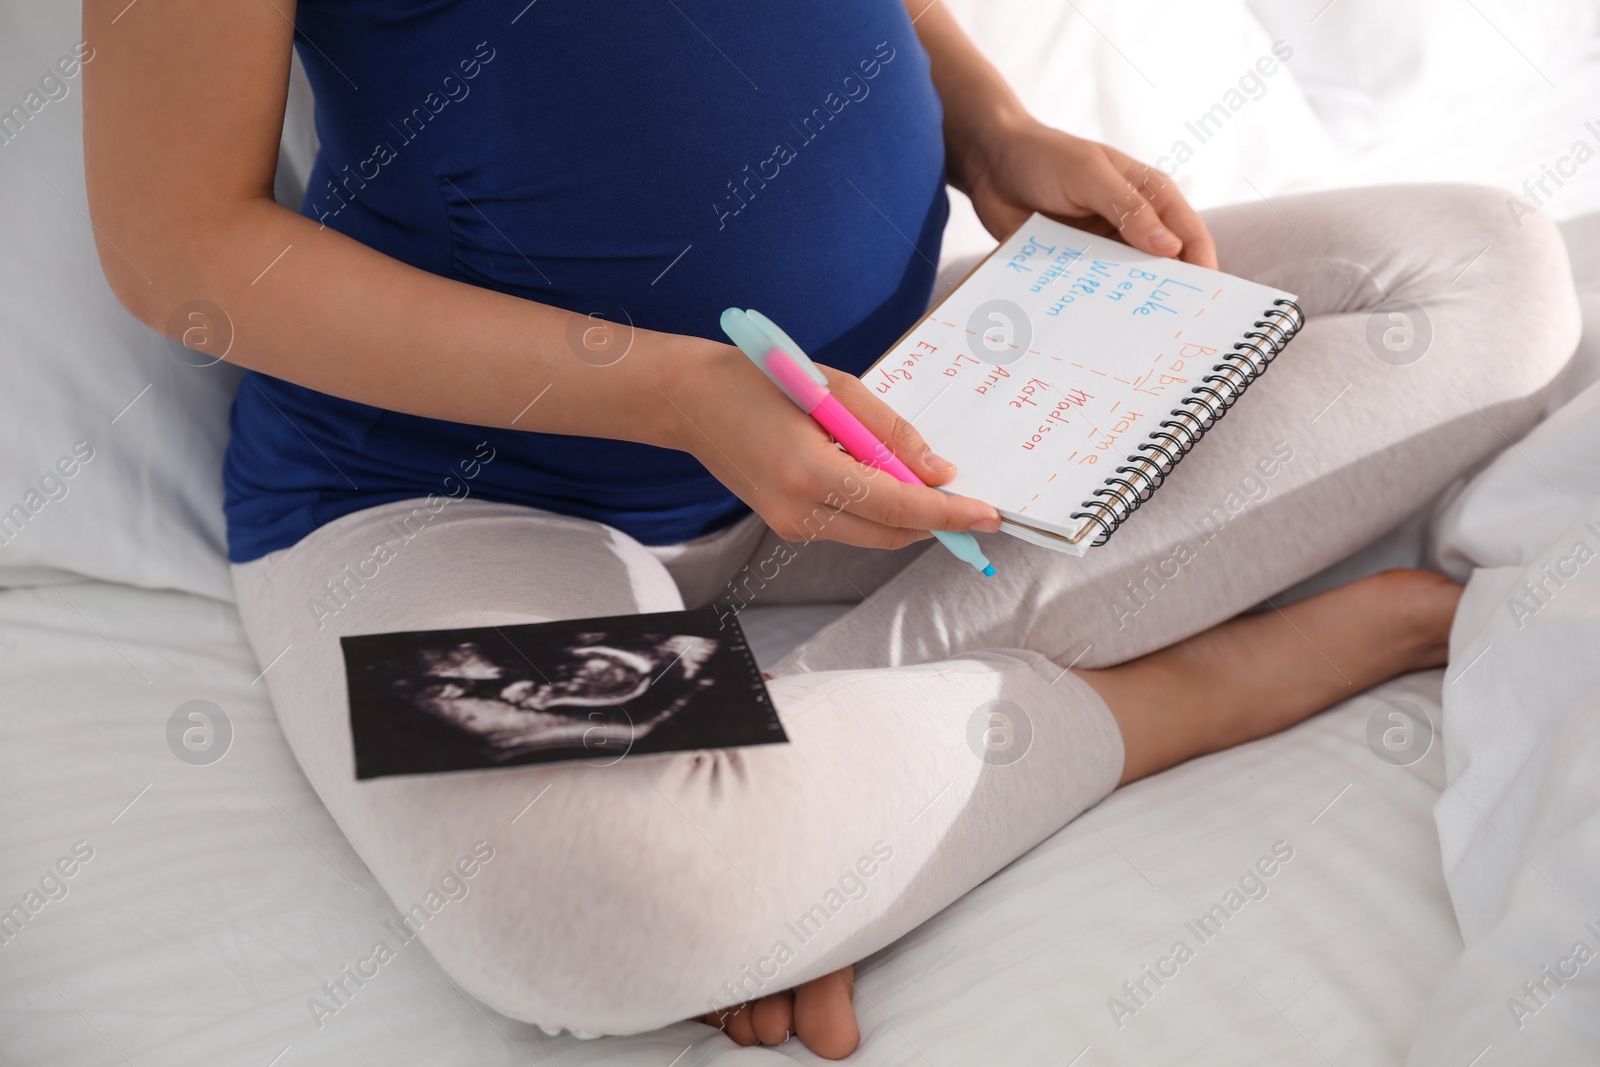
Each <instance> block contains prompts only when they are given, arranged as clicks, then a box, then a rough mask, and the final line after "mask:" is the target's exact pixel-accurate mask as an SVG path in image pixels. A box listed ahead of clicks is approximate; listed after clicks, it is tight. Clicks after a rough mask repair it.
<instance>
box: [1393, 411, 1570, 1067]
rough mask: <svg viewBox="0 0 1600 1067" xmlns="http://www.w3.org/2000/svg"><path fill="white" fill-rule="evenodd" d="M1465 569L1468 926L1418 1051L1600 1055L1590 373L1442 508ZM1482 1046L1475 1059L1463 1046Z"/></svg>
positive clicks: (1451, 755) (1463, 864) (1459, 799)
mask: <svg viewBox="0 0 1600 1067" xmlns="http://www.w3.org/2000/svg"><path fill="white" fill-rule="evenodd" d="M1437 543H1438V553H1439V557H1440V559H1441V562H1443V563H1444V564H1445V565H1446V566H1447V567H1449V568H1453V569H1456V570H1457V571H1458V572H1459V571H1463V570H1466V569H1467V568H1477V569H1475V570H1472V572H1471V581H1470V582H1469V584H1468V587H1467V595H1466V597H1465V599H1464V601H1463V603H1462V607H1461V611H1460V614H1459V615H1458V617H1457V620H1456V625H1455V629H1454V631H1453V632H1452V634H1451V660H1452V667H1451V669H1450V673H1449V677H1448V681H1447V682H1446V685H1445V687H1444V720H1445V735H1446V737H1447V738H1448V739H1449V740H1448V743H1447V745H1446V754H1447V764H1448V769H1449V775H1450V786H1449V788H1448V789H1447V790H1446V791H1445V793H1444V794H1443V796H1441V798H1440V800H1439V803H1438V806H1437V809H1436V817H1437V821H1438V825H1439V837H1440V842H1441V846H1442V851H1443V856H1444V864H1445V877H1446V880H1447V882H1448V883H1449V886H1450V895H1451V899H1452V900H1453V901H1454V904H1455V909H1456V915H1457V918H1458V919H1459V921H1460V924H1461V930H1462V933H1463V936H1464V938H1465V940H1466V946H1467V947H1466V951H1465V952H1464V953H1463V954H1462V957H1461V959H1460V960H1459V961H1458V962H1457V963H1456V965H1455V966H1454V967H1453V968H1452V969H1451V971H1450V974H1449V976H1448V977H1447V979H1446V980H1445V982H1444V984H1443V986H1442V987H1441V989H1440V990H1439V993H1438V995H1437V997H1436V998H1435V1000H1434V1003H1433V1006H1432V1008H1431V1009H1430V1011H1429V1013H1428V1015H1427V1018H1426V1021H1425V1023H1424V1026H1423V1028H1422V1031H1421V1033H1420V1034H1419V1037H1418V1039H1417V1043H1416V1046H1415V1048H1414V1050H1413V1053H1412V1058H1411V1062H1412V1063H1413V1064H1414V1065H1417V1067H1432V1065H1435V1064H1439V1065H1443V1064H1465V1063H1468V1062H1469V1061H1470V1062H1474V1063H1477V1064H1479V1065H1480V1067H1492V1065H1495V1064H1517V1065H1519V1067H1529V1065H1539V1064H1550V1065H1567V1064H1577V1063H1593V1062H1595V1061H1596V1059H1597V1058H1600V777H1597V776H1596V774H1595V771H1596V768H1597V767H1600V383H1597V384H1595V385H1592V386H1590V387H1589V388H1588V389H1587V390H1586V391H1585V392H1583V393H1582V394H1580V395H1579V396H1578V398H1577V399H1575V400H1573V401H1572V402H1571V403H1569V404H1568V405H1567V406H1566V407H1564V408H1562V409H1561V410H1560V411H1559V412H1557V413H1556V414H1555V415H1554V416H1552V417H1551V418H1550V419H1548V420H1547V421H1546V422H1544V423H1543V424H1542V425H1541V426H1539V427H1538V428H1537V429H1535V430H1534V431H1533V432H1532V433H1531V434H1529V436H1528V437H1527V438H1526V439H1525V440H1523V441H1521V442H1519V443H1518V444H1517V445H1516V446H1514V447H1512V448H1510V449H1508V450H1507V451H1506V452H1504V453H1502V454H1501V456H1500V457H1499V459H1497V460H1496V461H1495V462H1494V463H1493V464H1492V465H1491V466H1490V467H1489V468H1488V469H1486V470H1485V471H1484V472H1483V473H1482V474H1481V475H1479V476H1478V477H1477V478H1476V479H1474V481H1473V482H1472V483H1471V484H1470V485H1469V486H1468V487H1467V488H1466V490H1465V491H1464V492H1463V493H1462V494H1461V495H1460V496H1459V497H1458V498H1457V499H1456V500H1455V501H1454V502H1453V503H1452V504H1451V505H1450V506H1449V507H1448V508H1447V509H1446V510H1445V512H1444V513H1443V514H1442V515H1441V517H1440V523H1439V531H1438V535H1437ZM1478 1056H1481V1057H1482V1058H1481V1059H1478V1060H1474V1057H1478Z"/></svg>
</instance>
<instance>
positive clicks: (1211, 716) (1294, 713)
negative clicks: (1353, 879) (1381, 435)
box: [1076, 570, 1461, 785]
mask: <svg viewBox="0 0 1600 1067" xmlns="http://www.w3.org/2000/svg"><path fill="white" fill-rule="evenodd" d="M1460 599H1461V586H1459V585H1457V584H1456V583H1455V582H1452V581H1450V580H1449V579H1448V578H1444V577H1442V576H1440V575H1437V574H1433V573H1431V572H1429V571H1417V570H1392V571H1384V572H1383V573H1381V574H1374V575H1371V576H1370V577H1367V578H1362V579H1360V580H1358V581H1354V582H1351V583H1350V584H1348V585H1343V586H1340V587H1339V588H1337V589H1330V590H1329V591H1327V592H1326V593H1320V594H1318V595H1317V596H1314V597H1309V598H1307V599H1305V600H1302V601H1299V602H1297V603H1294V604H1290V605H1289V606H1287V607H1285V608H1283V609H1282V610H1268V611H1264V612H1259V613H1256V614H1253V615H1241V616H1239V617H1237V618H1234V619H1230V620H1229V621H1227V622H1225V623H1222V624H1220V625H1218V626H1214V627H1212V628H1211V629H1209V630H1206V631H1205V632H1203V633H1199V634H1196V635H1195V636H1194V637H1191V638H1189V639H1188V640H1186V641H1180V642H1179V643H1178V644H1175V645H1172V646H1171V647H1169V648H1164V649H1161V650H1160V651H1158V652H1152V653H1150V654H1149V655H1147V656H1141V657H1140V658H1138V659H1135V660H1130V661H1128V662H1127V663H1123V664H1119V665H1118V666H1115V667H1110V668H1107V669H1105V670H1098V671H1078V672H1076V673H1077V674H1078V675H1079V676H1080V677H1082V678H1083V680H1084V681H1086V682H1088V683H1089V684H1090V685H1091V686H1093V687H1094V689H1095V691H1096V692H1098V693H1099V694H1100V696H1101V697H1102V698H1103V699H1104V700H1105V702H1106V705H1107V706H1108V707H1109V708H1110V709H1111V714H1112V715H1113V716H1115V717H1116V720H1117V724H1118V726H1120V727H1121V729H1122V741H1123V747H1124V750H1125V752H1126V756H1125V760H1124V763H1123V772H1122V781H1121V782H1120V783H1119V784H1122V785H1126V784H1127V783H1129V782H1132V781H1135V780H1137V779H1139V778H1143V777H1145V776H1146V775H1150V774H1154V773H1156V772H1157V771H1161V770H1165V769H1166V768H1168V767H1171V766H1173V765H1175V764H1178V763H1182V762H1183V761H1184V760H1187V759H1193V758H1194V757H1195V756H1202V755H1205V754H1206V753H1208V752H1216V751H1219V750H1221V749H1224V748H1231V747H1232V746H1234V745H1238V744H1242V743H1243V742H1245V741H1252V740H1254V739H1256V738H1258V737H1265V736H1266V735H1267V734H1271V733H1276V732H1277V731H1279V730H1282V729H1284V728H1285V727H1288V726H1292V725H1294V724H1295V723H1297V722H1299V721H1300V720H1302V719H1304V718H1306V717H1307V716H1309V715H1312V714H1315V713H1316V712H1318V711H1321V710H1322V709H1323V708H1326V707H1329V706H1330V705H1333V704H1336V703H1338V702H1339V701H1341V700H1345V699H1347V698H1349V697H1352V696H1355V695H1356V694H1357V693H1360V692H1362V691H1363V690H1366V689H1369V688H1371V687H1372V686H1374V685H1377V684H1378V683H1379V682H1382V681H1385V680H1386V679H1389V678H1393V677H1394V676H1395V675H1397V674H1405V673H1406V672H1408V671H1417V670H1424V669H1426V668H1428V667H1438V666H1442V665H1443V664H1444V662H1445V659H1446V656H1447V653H1448V649H1449V640H1450V622H1451V620H1452V619H1453V618H1454V617H1455V611H1456V603H1457V602H1458V601H1459V600H1460Z"/></svg>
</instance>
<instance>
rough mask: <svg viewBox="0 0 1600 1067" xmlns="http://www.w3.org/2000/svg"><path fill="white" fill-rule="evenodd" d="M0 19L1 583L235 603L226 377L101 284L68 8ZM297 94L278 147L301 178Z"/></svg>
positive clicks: (32, 5)
mask: <svg viewBox="0 0 1600 1067" xmlns="http://www.w3.org/2000/svg"><path fill="white" fill-rule="evenodd" d="M0 26H3V27H4V32H0V70H3V71H5V72H6V73H7V75H8V77H7V78H6V79H5V80H4V88H3V89H0V396H3V397H4V398H5V412H6V417H5V418H4V419H0V586H15V585H30V584H41V583H42V582H43V581H44V580H45V579H50V580H58V579H59V578H62V577H65V576H66V575H65V574H64V572H70V573H72V574H77V575H87V576H89V577H93V578H102V579H106V580H109V581H115V582H124V583H128V584H131V585H140V586H148V587H153V588H174V589H183V590H188V591H191V592H196V593H201V594H204V595H207V596H212V597H217V598H220V599H227V600H231V599H232V597H233V589H232V585H231V583H230V582H229V579H228V570H227V561H226V555H225V548H224V524H223V517H222V452H223V448H224V447H225V445H226V444H227V439H228V424H227V415H228V406H229V403H230V402H231V400H232V397H233V393H234V388H235V385H236V383H237V381H238V370H237V368H235V367H232V366H230V365H228V364H225V363H219V364H216V365H213V366H196V365H195V363H196V362H204V360H203V359H202V358H200V357H198V355H197V354H196V353H193V352H189V351H188V350H186V349H183V348H182V347H181V346H178V345H175V344H173V343H171V342H169V341H167V340H165V339H164V338H162V337H161V336H159V335H158V334H156V333H153V332H152V331H150V330H148V329H146V328H145V327H144V326H143V325H141V324H140V323H139V322H138V321H137V320H135V319H134V318H133V317H132V316H131V315H129V314H128V313H127V312H126V311H125V310H123V308H122V306H121V305H120V304H118V303H117V300H116V298H115V297H114V296H113V295H112V293H111V290H110V287H109V286H108V285H107V284H106V281H105V277H104V275H103V274H102V273H101V270H100V262H99V259H98V257H97V255H96V252H95V244H94V235H93V232H92V230H91V229H90V224H89V219H88V204H87V201H86V197H85V192H84V175H83V110H82V102H83V74H82V70H81V63H80V62H79V61H78V60H77V55H78V52H79V49H80V47H83V46H81V43H80V42H81V40H82V38H81V23H80V16H79V7H78V5H77V4H75V3H65V2H59V0H52V2H50V3H38V2H35V0H0ZM83 56H84V58H85V59H87V60H88V62H90V63H93V62H94V58H93V52H92V51H90V50H88V49H87V48H86V47H84V48H83ZM305 95H306V97H307V99H306V100H303V101H300V104H301V106H300V107H299V108H298V114H296V115H295V116H293V121H292V122H291V124H290V128H289V133H290V136H286V139H285V141H286V144H285V148H286V158H290V159H291V161H292V162H295V163H297V164H298V167H299V174H300V177H299V180H300V181H303V180H304V178H303V174H304V160H303V158H301V157H304V154H305V152H304V145H306V144H309V143H311V142H309V141H307V137H308V134H307V132H306V131H307V128H308V127H309V123H310V114H309V108H308V107H306V106H305V105H307V104H309V93H306V94H305ZM297 146H298V147H299V151H294V149H296V147H297ZM172 165H173V166H179V165H181V161H179V160H173V161H172ZM280 185H281V186H284V183H281V182H280ZM289 185H292V179H291V182H290V183H289ZM283 191H284V192H285V194H286V195H296V194H294V192H293V190H292V189H290V188H288V186H284V188H283ZM134 265H135V266H136V267H138V266H140V265H139V264H137V263H135V264H134Z"/></svg>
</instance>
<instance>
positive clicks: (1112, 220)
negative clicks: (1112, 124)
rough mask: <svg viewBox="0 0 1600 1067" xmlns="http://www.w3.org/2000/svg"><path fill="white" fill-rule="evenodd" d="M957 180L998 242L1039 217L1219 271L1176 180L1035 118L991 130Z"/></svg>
mask: <svg viewBox="0 0 1600 1067" xmlns="http://www.w3.org/2000/svg"><path fill="white" fill-rule="evenodd" d="M950 177H951V181H952V184H954V185H955V186H956V187H957V188H959V189H961V190H962V191H963V192H965V193H966V194H967V196H969V197H970V198H971V199H972V206H973V207H974V208H976V209H977V212H978V218H979V219H980V220H981V221H982V222H983V224H984V226H985V227H987V228H988V230H989V232H990V233H992V234H994V235H995V236H996V237H998V238H1004V237H1005V236H1006V235H1007V234H1009V233H1011V232H1012V231H1013V230H1015V229H1016V228H1017V227H1018V226H1020V225H1022V223H1023V221H1024V220H1025V219H1027V217H1028V216H1029V215H1030V214H1031V213H1033V212H1035V211H1037V212H1039V213H1040V214H1043V215H1048V216H1049V217H1051V218H1054V219H1058V220H1060V221H1062V222H1065V223H1067V224H1069V225H1072V226H1076V227H1078V228H1079V229H1081V230H1088V231H1090V232H1093V233H1099V234H1102V235H1104V236H1107V237H1116V238H1117V239H1118V240H1120V241H1122V242H1124V243H1125V244H1130V245H1132V246H1133V247H1135V248H1137V249H1139V250H1141V251H1144V252H1149V253H1151V254H1152V255H1159V256H1174V257H1176V258H1178V259H1182V260H1184V261H1185V262H1188V263H1197V264H1199V265H1200V266H1202V267H1211V268H1213V269H1215V268H1216V266H1217V250H1216V247H1215V246H1214V245H1213V244H1212V243H1211V235H1210V234H1209V233H1208V232H1207V231H1206V226H1205V223H1204V222H1202V221H1201V220H1200V216H1199V214H1198V213H1196V211H1195V210H1194V208H1192V207H1190V206H1189V202H1188V201H1187V200H1185V199H1184V198H1183V194H1182V193H1180V192H1179V191H1178V186H1177V184H1176V183H1175V182H1173V180H1172V179H1171V178H1169V177H1167V175H1165V174H1163V173H1161V171H1159V170H1157V169H1156V168H1154V167H1151V166H1149V165H1148V164H1145V163H1140V162H1139V161H1138V160H1135V159H1132V158H1130V157H1129V156H1126V155H1124V154H1122V153H1121V152H1119V151H1117V150H1116V149H1115V148H1111V147H1109V146H1108V145H1103V144H1100V143H1099V142H1098V141H1089V140H1085V139H1083V138H1081V137H1074V136H1072V135H1071V134H1069V133H1063V132H1062V131H1060V130H1056V129H1051V128H1050V127H1048V126H1046V125H1044V124H1043V123H1040V122H1037V121H1035V120H1033V119H1032V118H1029V117H1025V116H1017V117H1016V118H1015V119H1013V120H1012V121H1009V122H1007V121H1000V122H995V123H994V124H992V125H990V126H989V128H988V129H987V130H985V132H984V135H983V136H982V137H980V138H973V139H972V140H971V141H969V142H968V144H966V145H964V146H963V150H962V151H961V152H960V154H959V156H957V155H955V154H954V153H953V154H952V158H951V160H950Z"/></svg>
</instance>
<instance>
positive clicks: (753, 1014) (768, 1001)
mask: <svg viewBox="0 0 1600 1067" xmlns="http://www.w3.org/2000/svg"><path fill="white" fill-rule="evenodd" d="M750 1022H751V1025H752V1027H753V1028H754V1030H755V1035H756V1038H757V1039H758V1040H759V1041H760V1042H761V1043H762V1044H763V1045H781V1044H783V1043H784V1042H785V1041H787V1040H789V1035H790V1034H791V1033H793V1032H794V994H793V993H791V992H789V991H788V990H784V991H783V992H782V993H774V994H773V995H772V996H770V997H762V998H761V999H760V1000H758V1001H756V1002H755V1005H754V1006H753V1007H752V1008H751V1011H750Z"/></svg>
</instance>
